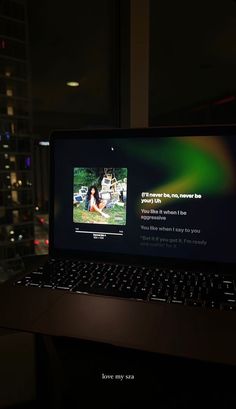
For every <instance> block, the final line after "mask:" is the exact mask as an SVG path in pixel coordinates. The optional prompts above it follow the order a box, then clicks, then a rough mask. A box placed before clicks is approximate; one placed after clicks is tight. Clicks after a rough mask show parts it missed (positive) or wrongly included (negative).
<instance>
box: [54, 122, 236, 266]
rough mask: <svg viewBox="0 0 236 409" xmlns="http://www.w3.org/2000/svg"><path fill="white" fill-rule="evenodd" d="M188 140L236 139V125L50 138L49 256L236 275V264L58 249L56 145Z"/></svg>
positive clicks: (64, 134) (86, 132) (72, 132)
mask: <svg viewBox="0 0 236 409" xmlns="http://www.w3.org/2000/svg"><path fill="white" fill-rule="evenodd" d="M171 136H172V137H174V136H176V137H180V136H181V137H184V136H186V137H188V136H235V138H236V125H208V126H207V125H204V126H202V125H196V126H175V127H169V126H160V127H152V128H129V129H125V128H104V129H86V130H80V129H79V130H67V129H64V130H55V131H53V132H52V133H51V135H50V183H49V186H50V195H49V256H50V257H55V258H58V257H62V258H81V259H83V260H90V259H91V260H95V259H96V260H98V261H103V262H121V260H122V263H124V264H148V265H155V264H162V265H171V266H173V265H175V266H178V267H179V268H188V269H191V268H194V269H195V270H196V269H199V270H202V269H208V270H209V271H217V272H223V273H224V272H226V271H230V272H232V271H233V272H234V271H235V267H236V263H226V262H218V261H217V262H216V261H214V260H212V261H205V260H189V259H183V258H177V259H176V258H172V257H170V258H165V257H160V256H158V257H155V256H143V255H139V254H136V255H131V254H130V255H129V254H124V253H122V254H114V253H105V252H97V253H96V252H94V251H91V252H90V251H87V252H85V251H82V250H68V249H60V248H56V247H55V245H54V197H55V191H54V189H55V183H54V180H55V173H54V169H55V166H54V158H55V156H54V155H55V144H56V142H57V140H60V139H67V140H69V139H77V140H79V139H85V138H86V139H94V138H95V139H98V138H101V139H110V138H117V139H119V138H123V139H126V138H134V139H135V138H138V137H142V138H145V137H148V138H158V137H171Z"/></svg>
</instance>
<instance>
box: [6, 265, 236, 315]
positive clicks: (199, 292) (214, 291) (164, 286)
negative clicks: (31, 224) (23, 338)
mask: <svg viewBox="0 0 236 409" xmlns="http://www.w3.org/2000/svg"><path fill="white" fill-rule="evenodd" d="M14 285H19V286H27V287H40V288H51V289H54V290H65V291H71V292H75V293H89V294H101V295H109V296H115V297H122V298H130V299H136V300H144V301H150V302H159V303H174V304H182V305H189V306H196V307H205V308H210V309H221V310H231V311H236V282H235V280H234V279H233V277H232V276H229V275H223V274H212V273H202V272H201V273H198V272H190V271H184V270H182V271H180V270H177V269H176V270H174V269H166V268H165V269H163V268H156V267H140V266H134V265H121V264H107V263H93V262H81V261H74V260H54V259H51V260H49V261H48V262H47V263H46V264H45V265H44V266H42V267H39V268H38V269H37V270H36V271H34V272H32V273H30V274H28V275H26V276H25V277H23V278H22V279H19V280H17V281H16V282H15V283H14Z"/></svg>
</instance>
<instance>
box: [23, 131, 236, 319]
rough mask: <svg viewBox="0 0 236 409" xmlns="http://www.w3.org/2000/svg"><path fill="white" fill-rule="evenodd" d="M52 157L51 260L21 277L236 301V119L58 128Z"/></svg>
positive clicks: (41, 283) (33, 282) (169, 298)
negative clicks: (152, 125) (186, 124)
mask: <svg viewBox="0 0 236 409" xmlns="http://www.w3.org/2000/svg"><path fill="white" fill-rule="evenodd" d="M50 161H51V189H50V251H49V252H50V257H49V261H48V262H47V263H46V265H44V266H42V267H40V268H39V269H37V271H34V272H32V273H31V274H29V275H27V276H26V277H24V278H23V279H19V280H17V282H16V285H19V286H27V287H40V288H42V291H43V288H47V289H53V290H54V291H56V290H60V291H65V292H73V293H79V294H96V295H103V296H104V295H107V296H110V297H119V298H128V299H133V300H141V301H145V302H151V303H173V304H181V305H183V306H185V305H188V306H194V307H203V308H211V309H219V310H229V311H231V312H232V311H235V310H236V287H235V280H234V272H235V263H236V247H235V243H236V240H235V231H236V217H235V209H236V128H235V127H232V126H217V127H176V128H166V127H160V128H147V129H105V130H86V131H82V130H81V131H76V130H73V131H71V130H63V131H55V132H53V133H52V136H51V140H50ZM231 312H230V313H231Z"/></svg>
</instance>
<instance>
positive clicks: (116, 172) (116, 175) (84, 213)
mask: <svg viewBox="0 0 236 409" xmlns="http://www.w3.org/2000/svg"><path fill="white" fill-rule="evenodd" d="M126 201H127V169H126V168H74V194H73V222H74V223H96V224H109V225H125V224H126Z"/></svg>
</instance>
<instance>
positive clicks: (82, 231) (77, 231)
mask: <svg viewBox="0 0 236 409" xmlns="http://www.w3.org/2000/svg"><path fill="white" fill-rule="evenodd" d="M75 232H76V233H91V234H109V235H110V236H123V234H124V233H108V232H104V231H88V230H75Z"/></svg>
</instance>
